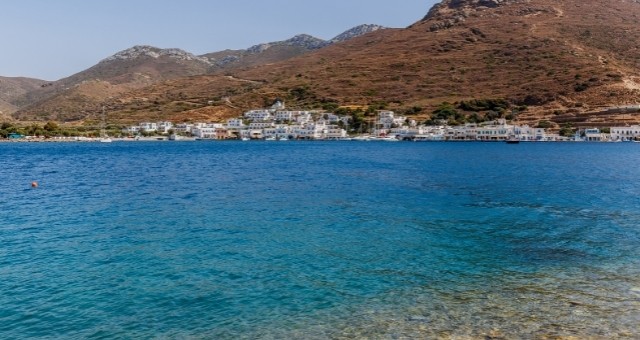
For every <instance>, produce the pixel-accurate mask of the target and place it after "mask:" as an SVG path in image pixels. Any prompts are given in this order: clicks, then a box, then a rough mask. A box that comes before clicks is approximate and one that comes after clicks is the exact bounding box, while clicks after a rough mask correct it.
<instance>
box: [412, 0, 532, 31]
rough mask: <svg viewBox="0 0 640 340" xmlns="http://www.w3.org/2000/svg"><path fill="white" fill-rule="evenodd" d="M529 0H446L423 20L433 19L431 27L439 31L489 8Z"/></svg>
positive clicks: (432, 9)
mask: <svg viewBox="0 0 640 340" xmlns="http://www.w3.org/2000/svg"><path fill="white" fill-rule="evenodd" d="M527 1H528V0H444V1H442V2H441V3H439V4H436V5H435V6H433V7H432V8H431V10H430V11H429V13H428V14H427V15H426V16H425V17H424V19H422V21H431V22H432V25H431V26H429V29H430V30H431V31H432V32H433V31H439V30H443V29H447V28H451V27H454V26H456V25H457V24H460V23H464V22H465V21H466V19H467V18H468V17H469V16H470V15H472V14H474V13H478V12H481V11H484V10H487V9H492V8H498V7H501V6H505V5H509V4H513V3H522V2H527Z"/></svg>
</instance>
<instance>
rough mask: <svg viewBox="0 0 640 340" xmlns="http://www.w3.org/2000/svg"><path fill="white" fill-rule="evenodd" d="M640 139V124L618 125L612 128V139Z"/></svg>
mask: <svg viewBox="0 0 640 340" xmlns="http://www.w3.org/2000/svg"><path fill="white" fill-rule="evenodd" d="M637 139H640V125H631V126H618V127H612V128H611V140H612V141H632V140H637Z"/></svg>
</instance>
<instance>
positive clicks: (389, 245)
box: [0, 142, 640, 339]
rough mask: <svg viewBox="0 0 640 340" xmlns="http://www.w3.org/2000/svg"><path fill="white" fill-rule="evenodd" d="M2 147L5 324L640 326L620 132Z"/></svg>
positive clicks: (458, 329) (244, 329)
mask: <svg viewBox="0 0 640 340" xmlns="http://www.w3.org/2000/svg"><path fill="white" fill-rule="evenodd" d="M0 156H1V157H2V158H1V159H2V161H1V164H2V170H1V171H0V183H2V186H1V187H0V208H1V211H0V275H1V277H2V280H0V337H1V338H24V337H40V338H85V337H92V338H122V337H124V338H132V337H135V338H148V337H166V338H230V339H231V338H234V339H235V338H248V339H249V338H274V339H281V338H310V339H313V338H318V339H324V338H437V337H444V338H447V337H454V338H455V337H471V338H484V337H486V336H492V337H506V338H514V337H518V338H523V337H524V338H535V337H554V336H577V337H581V338H588V337H593V338H602V337H605V338H611V337H617V338H624V337H628V338H637V337H638V336H640V326H639V325H640V170H638V167H637V165H638V164H639V161H640V147H638V145H637V144H626V143H616V144H586V143H576V144H519V145H506V144H502V143H374V142H371V143H361V142H334V143H324V142H286V143H285V142H282V143H273V142H272V143H268V142H248V143H240V142H176V143H169V142H164V143H162V142H158V143H143V142H139V143H112V144H108V145H105V144H98V143H96V144H67V143H64V144H54V143H34V144H22V143H21V144H14V143H11V144H6V143H5V144H1V143H0ZM32 181H38V182H39V184H40V186H39V188H37V189H31V188H30V183H31V182H32Z"/></svg>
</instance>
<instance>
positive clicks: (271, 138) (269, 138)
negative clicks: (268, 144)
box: [264, 136, 277, 141]
mask: <svg viewBox="0 0 640 340" xmlns="http://www.w3.org/2000/svg"><path fill="white" fill-rule="evenodd" d="M264 140H268V141H274V140H277V139H276V137H273V136H272V137H267V138H265V139H264Z"/></svg>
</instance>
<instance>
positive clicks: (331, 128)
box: [323, 125, 347, 139]
mask: <svg viewBox="0 0 640 340" xmlns="http://www.w3.org/2000/svg"><path fill="white" fill-rule="evenodd" d="M346 137H347V130H345V129H343V128H340V127H339V126H337V125H328V126H327V127H326V128H325V130H324V136H323V138H324V139H343V138H346Z"/></svg>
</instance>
